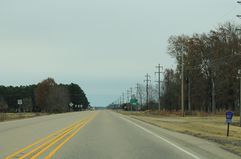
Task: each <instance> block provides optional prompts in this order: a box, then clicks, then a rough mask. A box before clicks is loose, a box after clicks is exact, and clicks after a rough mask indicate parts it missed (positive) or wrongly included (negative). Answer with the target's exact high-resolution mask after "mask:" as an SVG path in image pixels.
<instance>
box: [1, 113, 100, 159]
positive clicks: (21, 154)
mask: <svg viewBox="0 0 241 159" xmlns="http://www.w3.org/2000/svg"><path fill="white" fill-rule="evenodd" d="M95 116H96V113H95V114H94V115H91V116H88V117H86V118H84V119H83V120H81V121H78V122H76V123H73V124H71V125H69V126H68V127H66V128H63V129H61V130H58V131H56V132H54V133H52V134H49V135H48V136H46V137H44V138H42V139H40V140H38V141H36V142H34V143H32V144H30V145H28V146H26V147H24V148H22V149H20V150H18V151H16V152H14V153H13V154H10V155H9V156H7V157H5V159H12V158H18V159H25V158H30V159H36V158H38V157H39V156H40V155H42V154H43V153H44V152H46V151H47V150H49V149H50V148H52V149H51V152H49V153H48V154H47V156H45V157H44V159H50V158H51V157H52V156H53V155H54V154H55V153H56V152H57V151H58V150H59V149H60V148H61V147H62V146H63V145H64V144H65V143H66V142H68V141H69V140H70V139H71V138H72V137H74V136H75V135H76V134H77V133H78V132H79V130H80V129H81V128H83V127H84V126H85V125H86V124H88V123H89V122H90V121H91V120H92V119H93V118H94V117H95Z"/></svg>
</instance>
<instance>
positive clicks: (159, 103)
mask: <svg viewBox="0 0 241 159" xmlns="http://www.w3.org/2000/svg"><path fill="white" fill-rule="evenodd" d="M156 68H157V72H155V73H156V74H158V81H157V83H158V110H159V111H161V73H163V72H161V69H162V70H163V67H162V66H161V65H160V64H158V66H156Z"/></svg>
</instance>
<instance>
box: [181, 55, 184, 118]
mask: <svg viewBox="0 0 241 159" xmlns="http://www.w3.org/2000/svg"><path fill="white" fill-rule="evenodd" d="M181 91H182V95H181V100H182V116H183V117H184V53H183V50H182V86H181Z"/></svg>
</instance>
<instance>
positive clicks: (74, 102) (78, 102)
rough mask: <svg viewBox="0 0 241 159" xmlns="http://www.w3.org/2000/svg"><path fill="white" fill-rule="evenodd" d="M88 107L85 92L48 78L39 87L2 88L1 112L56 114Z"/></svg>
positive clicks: (0, 93)
mask: <svg viewBox="0 0 241 159" xmlns="http://www.w3.org/2000/svg"><path fill="white" fill-rule="evenodd" d="M70 103H71V104H70ZM88 106H89V101H88V99H87V97H86V95H85V93H84V91H83V90H82V89H81V88H80V86H79V85H77V84H74V83H71V84H57V83H56V82H55V81H54V79H52V78H48V79H46V80H43V81H42V82H40V83H38V84H37V85H29V86H18V87H13V86H7V87H6V86H0V112H50V113H54V112H67V111H79V110H83V109H87V108H88Z"/></svg>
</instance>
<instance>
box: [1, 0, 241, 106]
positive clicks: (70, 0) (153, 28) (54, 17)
mask: <svg viewBox="0 0 241 159" xmlns="http://www.w3.org/2000/svg"><path fill="white" fill-rule="evenodd" d="M239 13H241V5H238V4H237V3H236V1H235V0H171V1H170V0H1V1H0V59H1V62H0V77H1V78H0V79H1V80H0V85H29V84H35V83H38V82H40V81H41V80H43V79H45V78H47V77H53V78H54V79H55V80H56V82H58V83H70V82H74V83H77V84H79V85H80V86H81V87H82V89H83V90H84V91H85V92H86V94H87V97H88V98H89V100H90V102H91V104H92V105H96V106H106V105H107V104H109V103H110V102H112V101H113V100H115V99H116V98H118V97H119V96H120V95H121V94H122V92H126V90H127V89H129V88H130V87H134V86H135V83H137V82H139V83H143V80H144V76H145V74H146V73H150V74H151V75H152V80H153V81H154V80H155V79H153V78H154V72H155V66H156V65H157V64H158V63H160V64H161V65H163V66H164V67H165V68H170V67H174V66H175V61H174V60H173V59H171V57H170V56H169V55H168V54H167V53H166V52H167V40H168V38H169V37H170V36H171V35H180V34H188V35H191V34H193V33H194V32H197V33H202V32H208V30H210V29H213V28H215V27H216V26H217V25H218V24H219V23H223V22H226V21H236V22H238V21H239V19H237V18H236V17H235V15H236V14H239ZM240 22H241V20H240Z"/></svg>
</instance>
